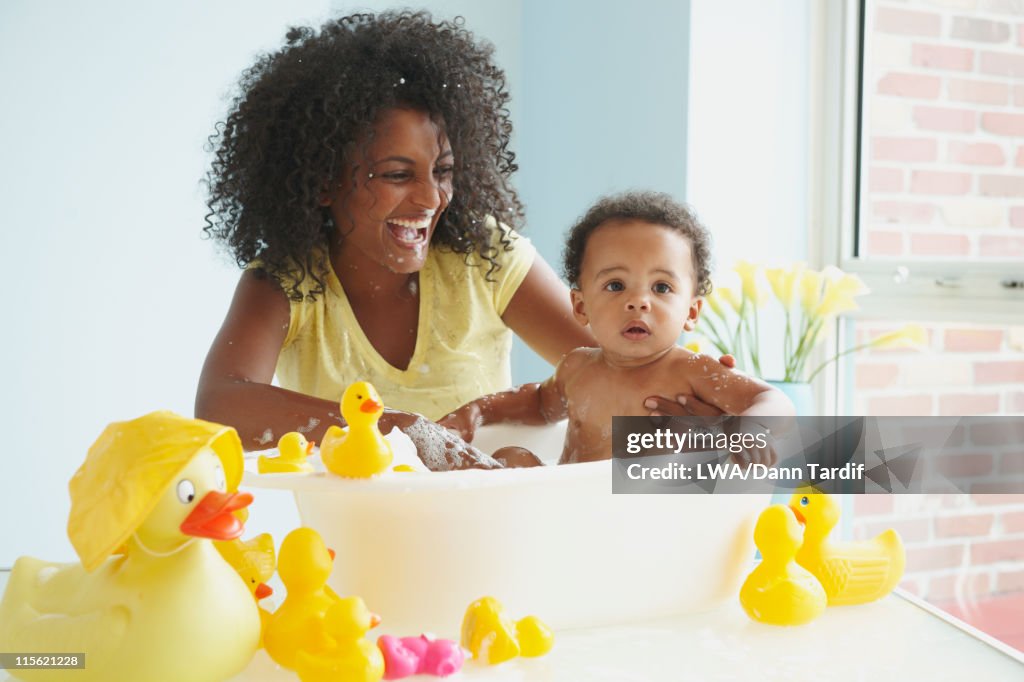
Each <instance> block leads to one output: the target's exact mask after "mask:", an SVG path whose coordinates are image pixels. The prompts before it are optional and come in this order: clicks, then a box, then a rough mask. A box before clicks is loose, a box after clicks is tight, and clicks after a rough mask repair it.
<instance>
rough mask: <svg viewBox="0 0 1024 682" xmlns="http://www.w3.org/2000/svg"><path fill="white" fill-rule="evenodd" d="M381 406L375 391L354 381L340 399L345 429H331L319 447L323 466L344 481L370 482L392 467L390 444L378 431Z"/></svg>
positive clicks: (382, 410)
mask: <svg viewBox="0 0 1024 682" xmlns="http://www.w3.org/2000/svg"><path fill="white" fill-rule="evenodd" d="M382 414H384V404H383V403H382V402H381V400H380V396H379V395H378V394H377V389H375V388H374V387H373V386H372V385H370V384H369V383H368V382H366V381H357V382H355V383H354V384H351V385H350V386H349V387H348V388H346V389H345V394H344V395H343V396H342V397H341V416H342V417H344V418H345V421H346V422H348V428H347V429H342V428H341V427H340V426H332V427H330V428H329V429H327V433H325V434H324V440H323V443H322V444H321V445H320V459H321V460H323V463H324V466H325V467H326V468H327V470H328V471H331V472H333V473H335V474H337V475H339V476H344V477H345V478H370V477H371V476H376V475H377V474H379V473H381V472H382V471H384V470H386V469H387V468H388V467H389V466H391V460H392V459H393V457H394V455H393V454H392V452H391V444H390V443H388V442H387V440H385V439H384V436H382V435H381V433H380V430H379V429H378V428H377V420H379V419H380V416H381V415H382Z"/></svg>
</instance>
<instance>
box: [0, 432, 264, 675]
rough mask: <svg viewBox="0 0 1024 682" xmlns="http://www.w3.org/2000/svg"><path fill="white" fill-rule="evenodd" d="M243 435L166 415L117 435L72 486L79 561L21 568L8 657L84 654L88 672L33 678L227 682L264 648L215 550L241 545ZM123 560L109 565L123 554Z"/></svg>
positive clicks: (10, 604)
mask: <svg viewBox="0 0 1024 682" xmlns="http://www.w3.org/2000/svg"><path fill="white" fill-rule="evenodd" d="M241 472H242V444H241V441H240V440H239V438H238V434H237V433H235V431H234V429H231V428H229V427H226V426H221V425H219V424H212V423H210V422H205V421H201V420H198V419H186V418H184V417H180V416H178V415H176V414H173V413H171V412H154V413H152V414H148V415H146V416H144V417H140V418H138V419H135V420H131V421H127V422H119V423H114V424H111V425H110V426H108V427H107V428H106V429H105V430H104V432H103V434H101V435H100V437H99V439H97V441H96V442H95V443H94V444H93V446H92V447H91V448H90V449H89V454H88V455H87V457H86V460H85V462H84V463H83V464H82V466H81V467H80V468H79V469H78V471H77V472H76V473H75V476H74V477H73V478H72V479H71V483H70V485H69V488H70V493H71V513H70V515H69V518H68V537H69V538H70V540H71V544H72V545H73V546H74V548H75V551H76V552H77V553H78V556H79V558H80V559H81V563H80V564H52V563H48V562H44V561H40V560H38V559H33V558H31V557H21V558H20V559H18V560H17V562H16V563H15V565H14V569H13V571H12V573H11V576H10V579H9V581H8V584H7V588H6V590H5V592H4V595H3V599H2V601H0V651H33V652H84V653H85V656H86V666H85V669H84V670H75V671H71V672H69V671H68V670H63V669H37V670H11V671H9V672H10V673H11V674H13V675H14V676H15V677H19V678H21V679H26V680H64V679H67V678H68V677H69V676H70V677H74V678H75V679H79V680H90V681H91V680H96V681H100V680H149V681H151V682H174V681H180V680H194V681H195V682H203V681H209V682H214V681H216V680H225V679H228V678H231V677H233V676H234V675H236V674H237V673H239V672H240V671H241V670H243V669H244V668H245V667H246V666H247V665H248V664H249V661H250V660H251V658H252V656H253V654H254V653H255V651H256V647H257V642H258V640H259V628H260V625H259V616H258V614H257V611H256V604H255V602H254V601H253V598H252V595H251V594H250V593H249V591H248V590H246V589H245V585H243V584H242V581H241V580H239V579H238V575H237V574H236V573H235V572H234V571H233V570H232V568H231V566H229V565H228V563H227V562H225V561H224V559H223V558H221V555H220V554H218V552H217V550H216V549H214V547H213V544H212V543H211V542H210V539H217V540H230V539H235V538H238V537H239V536H241V534H242V531H243V526H242V524H241V523H240V522H239V521H238V519H237V518H235V516H234V515H233V514H232V512H234V511H236V510H238V509H240V508H242V507H245V506H246V505H248V504H249V503H251V502H252V496H251V495H249V494H248V493H238V492H236V490H237V486H238V483H239V481H240V479H241ZM122 547H124V548H125V551H124V553H123V554H119V555H113V553H114V552H116V551H117V550H118V549H119V548H122Z"/></svg>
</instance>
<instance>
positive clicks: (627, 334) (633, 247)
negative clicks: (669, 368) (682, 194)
mask: <svg viewBox="0 0 1024 682" xmlns="http://www.w3.org/2000/svg"><path fill="white" fill-rule="evenodd" d="M572 302H573V312H574V314H575V315H576V319H577V320H578V321H579V322H580V323H581V324H586V325H589V326H590V329H591V331H593V333H594V336H595V337H596V338H597V341H598V343H599V344H600V346H601V348H602V349H603V350H604V352H605V354H606V355H607V356H608V357H609V359H612V360H614V361H616V362H621V363H625V364H634V363H640V364H643V363H645V362H647V361H649V360H651V359H653V358H654V357H656V356H658V355H659V354H661V353H663V352H665V351H666V350H667V349H669V348H671V347H672V346H673V345H675V343H676V341H677V340H678V338H679V334H680V333H682V332H683V330H684V329H685V330H687V331H692V330H693V328H694V325H695V324H696V322H697V317H698V315H699V314H700V308H701V299H700V298H699V297H697V296H696V295H695V293H694V273H693V251H692V249H691V247H690V240H689V239H687V238H686V237H685V236H684V235H683V234H681V233H680V232H678V231H676V230H673V229H671V228H669V227H665V226H664V225H655V224H652V223H648V222H643V221H636V220H618V219H617V220H609V221H607V222H605V223H603V224H602V225H601V226H600V227H598V228H597V229H595V230H594V231H593V232H592V233H591V234H590V236H589V237H588V238H587V244H586V247H585V249H584V252H583V262H582V264H581V267H580V277H579V289H573V290H572Z"/></svg>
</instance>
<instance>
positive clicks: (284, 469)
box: [256, 431, 316, 474]
mask: <svg viewBox="0 0 1024 682" xmlns="http://www.w3.org/2000/svg"><path fill="white" fill-rule="evenodd" d="M314 445H316V443H314V442H313V441H308V440H306V437H305V436H303V435H302V434H301V433H299V432H298V431H289V432H288V433H286V434H284V435H283V436H281V440H279V441H277V451H278V453H279V454H278V456H277V457H267V456H266V455H260V456H259V458H258V459H257V460H256V470H257V471H259V472H260V473H261V474H308V473H312V471H313V465H312V464H310V463H309V462H308V461H306V456H307V455H309V453H310V452H312V451H313V446H314Z"/></svg>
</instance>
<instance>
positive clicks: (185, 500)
mask: <svg viewBox="0 0 1024 682" xmlns="http://www.w3.org/2000/svg"><path fill="white" fill-rule="evenodd" d="M178 499H179V500H181V503H182V504H189V503H190V502H192V500H194V499H196V486H195V484H193V483H192V481H190V480H188V479H187V478H183V479H181V480H180V481H178Z"/></svg>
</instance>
